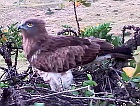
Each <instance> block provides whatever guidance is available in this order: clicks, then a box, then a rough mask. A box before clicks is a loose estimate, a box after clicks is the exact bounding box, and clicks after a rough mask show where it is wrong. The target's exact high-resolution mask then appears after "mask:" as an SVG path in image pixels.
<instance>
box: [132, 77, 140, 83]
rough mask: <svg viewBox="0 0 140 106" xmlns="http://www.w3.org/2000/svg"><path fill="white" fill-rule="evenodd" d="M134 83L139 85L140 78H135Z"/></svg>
mask: <svg viewBox="0 0 140 106" xmlns="http://www.w3.org/2000/svg"><path fill="white" fill-rule="evenodd" d="M132 81H133V82H136V83H139V82H140V78H134V79H132Z"/></svg>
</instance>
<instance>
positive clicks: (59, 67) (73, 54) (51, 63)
mask: <svg viewBox="0 0 140 106" xmlns="http://www.w3.org/2000/svg"><path fill="white" fill-rule="evenodd" d="M26 24H34V26H33V27H34V29H33V31H31V30H30V27H29V30H30V33H28V31H27V28H25V29H26V30H25V29H23V28H22V29H23V30H22V32H23V48H24V52H25V54H26V56H27V58H28V60H29V62H30V63H31V65H33V66H35V67H36V68H37V69H39V70H42V71H46V72H50V71H51V72H64V71H67V70H68V69H71V68H74V67H76V66H78V65H83V64H87V63H89V62H92V61H93V60H94V59H95V58H96V56H97V55H100V54H104V53H106V52H108V51H110V50H112V49H113V46H112V44H110V43H108V42H105V41H104V40H100V39H90V40H88V39H84V38H78V37H73V36H49V35H48V33H47V32H46V30H45V23H44V21H42V20H38V19H30V20H27V21H26V22H25V26H26ZM33 27H32V28H33ZM31 32H32V33H31ZM34 55H36V56H34Z"/></svg>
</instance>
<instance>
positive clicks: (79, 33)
mask: <svg viewBox="0 0 140 106" xmlns="http://www.w3.org/2000/svg"><path fill="white" fill-rule="evenodd" d="M73 7H74V14H75V19H76V23H77V27H78V36H80V35H81V33H80V25H79V22H78V17H77V12H76V6H75V2H73Z"/></svg>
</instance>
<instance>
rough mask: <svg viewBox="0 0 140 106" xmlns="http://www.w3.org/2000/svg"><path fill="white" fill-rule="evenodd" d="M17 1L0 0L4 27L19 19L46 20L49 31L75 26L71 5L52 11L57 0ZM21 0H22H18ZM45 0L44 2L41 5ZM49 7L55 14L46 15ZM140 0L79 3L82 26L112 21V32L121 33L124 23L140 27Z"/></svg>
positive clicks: (101, 0)
mask: <svg viewBox="0 0 140 106" xmlns="http://www.w3.org/2000/svg"><path fill="white" fill-rule="evenodd" d="M18 1H20V0H1V3H0V19H1V20H0V25H3V26H6V25H8V24H11V23H14V22H17V21H18V22H21V21H22V20H25V19H26V18H32V17H36V18H41V19H44V20H45V22H46V23H47V25H46V28H47V30H48V32H49V33H57V32H58V31H59V30H60V29H61V28H62V27H61V26H62V25H71V26H72V27H73V28H76V23H75V18H74V12H73V7H72V5H70V4H69V5H68V6H66V7H65V8H63V10H54V8H55V7H56V6H57V2H54V1H58V0H50V1H47V0H40V1H41V2H39V0H36V2H33V0H26V2H25V3H21V5H19V2H18ZM21 1H24V0H21ZM43 3H44V4H43ZM48 7H50V8H51V9H52V11H53V12H54V14H52V15H46V14H45V13H46V12H47V8H48ZM139 10H140V0H124V1H114V0H98V1H96V2H94V3H92V5H91V7H83V6H80V7H78V8H77V12H78V17H79V18H81V19H82V20H81V21H80V26H81V28H83V27H85V26H90V25H92V26H95V25H96V24H100V23H105V22H111V23H112V27H113V29H112V33H115V34H116V35H118V34H120V33H121V29H122V27H123V26H124V25H132V24H133V25H136V26H140V12H139Z"/></svg>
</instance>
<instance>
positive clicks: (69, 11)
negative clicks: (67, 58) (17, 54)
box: [0, 0, 140, 70]
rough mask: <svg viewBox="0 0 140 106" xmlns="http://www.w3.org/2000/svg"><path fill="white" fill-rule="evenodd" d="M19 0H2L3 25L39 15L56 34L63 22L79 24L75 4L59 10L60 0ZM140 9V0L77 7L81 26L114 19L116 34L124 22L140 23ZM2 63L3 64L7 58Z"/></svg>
mask: <svg viewBox="0 0 140 106" xmlns="http://www.w3.org/2000/svg"><path fill="white" fill-rule="evenodd" d="M18 1H20V0H0V26H6V25H10V24H12V23H15V22H21V21H22V20H25V19H27V18H32V17H36V18H40V19H44V20H45V22H46V23H47V24H46V28H47V30H48V32H49V33H51V34H56V33H57V32H58V31H59V30H60V29H61V28H62V25H70V26H72V27H73V28H77V26H76V23H75V18H74V12H73V7H72V5H71V4H69V5H67V6H66V7H65V8H63V9H62V10H55V8H56V6H58V2H57V1H58V0H41V2H39V0H26V2H22V3H20V5H19V2H18ZM23 1H24V0H23ZM33 1H34V2H33ZM48 8H51V10H52V11H53V12H54V13H53V14H51V15H47V14H46V12H47V9H48ZM139 10H140V0H124V1H114V0H98V1H96V2H94V3H92V5H91V6H90V7H83V6H80V7H78V8H77V12H78V17H79V18H81V21H80V27H81V28H83V27H85V26H91V25H92V26H96V25H97V24H101V23H105V22H111V23H112V27H113V28H112V33H114V34H115V35H120V34H121V29H122V27H123V26H124V25H132V24H133V25H136V26H140V12H139ZM0 61H1V59H0ZM0 64H2V66H3V65H4V64H3V61H1V62H0ZM22 66H24V68H25V69H26V68H27V67H25V66H27V63H26V62H25V61H21V60H20V62H19V68H20V69H21V70H23V67H22Z"/></svg>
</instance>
